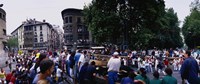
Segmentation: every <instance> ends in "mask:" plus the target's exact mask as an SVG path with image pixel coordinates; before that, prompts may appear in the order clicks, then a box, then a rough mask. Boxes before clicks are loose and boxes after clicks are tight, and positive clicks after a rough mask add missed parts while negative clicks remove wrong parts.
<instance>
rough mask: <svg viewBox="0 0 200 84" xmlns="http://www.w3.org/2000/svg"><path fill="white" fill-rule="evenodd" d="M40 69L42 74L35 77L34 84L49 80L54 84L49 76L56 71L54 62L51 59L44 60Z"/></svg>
mask: <svg viewBox="0 0 200 84" xmlns="http://www.w3.org/2000/svg"><path fill="white" fill-rule="evenodd" d="M39 67H40V73H39V74H37V75H36V76H35V78H34V80H33V82H32V84H37V83H38V81H40V80H47V81H48V82H49V83H50V84H53V83H52V81H51V79H50V78H49V76H51V73H52V72H53V70H54V62H53V61H52V60H49V59H46V60H42V61H41V62H40V66H39Z"/></svg>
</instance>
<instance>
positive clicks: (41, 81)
mask: <svg viewBox="0 0 200 84" xmlns="http://www.w3.org/2000/svg"><path fill="white" fill-rule="evenodd" d="M37 84H50V83H49V82H48V81H47V80H39V81H38V82H37Z"/></svg>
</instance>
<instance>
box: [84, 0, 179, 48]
mask: <svg viewBox="0 0 200 84" xmlns="http://www.w3.org/2000/svg"><path fill="white" fill-rule="evenodd" d="M144 2H145V3H144ZM83 12H84V15H85V22H86V24H87V26H88V27H89V30H90V31H91V32H92V37H93V39H95V42H96V43H98V44H102V43H111V44H117V45H118V46H119V45H124V44H129V48H147V47H149V48H151V47H159V48H164V47H180V46H181V45H182V42H181V41H182V40H181V37H180V28H179V27H178V26H179V22H178V17H177V14H176V13H175V12H174V10H173V9H167V10H166V11H165V4H164V0H93V1H92V2H91V4H89V5H88V6H85V7H84V11H83ZM169 45H170V46H169Z"/></svg>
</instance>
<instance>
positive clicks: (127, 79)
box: [120, 77, 134, 84]
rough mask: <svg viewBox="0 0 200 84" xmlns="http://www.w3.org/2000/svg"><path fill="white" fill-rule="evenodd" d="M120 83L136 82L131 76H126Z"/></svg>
mask: <svg viewBox="0 0 200 84" xmlns="http://www.w3.org/2000/svg"><path fill="white" fill-rule="evenodd" d="M120 84H134V82H133V80H132V79H131V78H130V77H126V78H123V79H122V80H121V83H120Z"/></svg>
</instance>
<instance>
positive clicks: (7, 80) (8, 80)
mask: <svg viewBox="0 0 200 84" xmlns="http://www.w3.org/2000/svg"><path fill="white" fill-rule="evenodd" d="M14 74H15V70H13V71H12V72H11V73H9V74H7V75H6V83H7V84H8V83H9V82H10V79H11V78H12V76H13V75H14Z"/></svg>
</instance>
